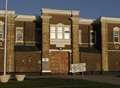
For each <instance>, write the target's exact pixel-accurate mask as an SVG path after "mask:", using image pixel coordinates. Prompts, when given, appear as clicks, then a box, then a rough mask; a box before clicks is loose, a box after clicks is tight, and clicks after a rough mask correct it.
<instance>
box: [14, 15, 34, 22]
mask: <svg viewBox="0 0 120 88" xmlns="http://www.w3.org/2000/svg"><path fill="white" fill-rule="evenodd" d="M34 20H36V17H35V16H33V15H18V16H17V17H16V18H15V21H34Z"/></svg>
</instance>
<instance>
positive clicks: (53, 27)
mask: <svg viewBox="0 0 120 88" xmlns="http://www.w3.org/2000/svg"><path fill="white" fill-rule="evenodd" d="M55 38H56V33H55V26H51V27H50V39H55Z"/></svg>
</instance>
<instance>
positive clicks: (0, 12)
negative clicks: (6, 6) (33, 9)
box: [0, 10, 15, 15]
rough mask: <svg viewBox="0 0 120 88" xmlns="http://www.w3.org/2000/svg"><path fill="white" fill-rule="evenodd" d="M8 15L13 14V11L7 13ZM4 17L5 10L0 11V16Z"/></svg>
mask: <svg viewBox="0 0 120 88" xmlns="http://www.w3.org/2000/svg"><path fill="white" fill-rule="evenodd" d="M7 13H8V14H13V15H14V14H15V11H7ZM1 14H2V15H4V14H5V10H0V15H1Z"/></svg>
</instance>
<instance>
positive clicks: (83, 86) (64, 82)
mask: <svg viewBox="0 0 120 88" xmlns="http://www.w3.org/2000/svg"><path fill="white" fill-rule="evenodd" d="M0 88H120V86H118V85H112V84H106V83H97V82H91V81H86V80H80V79H64V78H41V79H25V81H23V82H17V81H16V80H10V81H9V82H8V83H6V84H3V83H0Z"/></svg>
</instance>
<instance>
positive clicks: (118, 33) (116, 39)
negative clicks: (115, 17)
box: [113, 27, 120, 43]
mask: <svg viewBox="0 0 120 88" xmlns="http://www.w3.org/2000/svg"><path fill="white" fill-rule="evenodd" d="M119 37H120V28H119V27H114V28H113V42H114V43H119V42H120V39H119Z"/></svg>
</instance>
